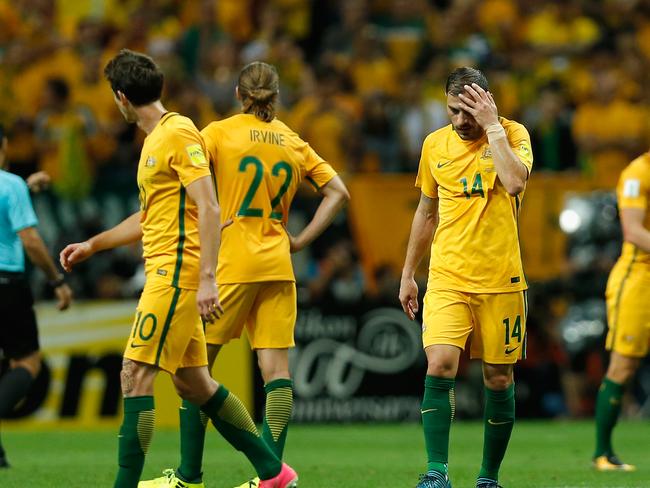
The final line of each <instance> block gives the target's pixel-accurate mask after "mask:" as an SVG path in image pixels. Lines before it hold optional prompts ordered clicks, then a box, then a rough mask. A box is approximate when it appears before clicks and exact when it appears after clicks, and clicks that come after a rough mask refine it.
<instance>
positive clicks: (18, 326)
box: [0, 279, 40, 360]
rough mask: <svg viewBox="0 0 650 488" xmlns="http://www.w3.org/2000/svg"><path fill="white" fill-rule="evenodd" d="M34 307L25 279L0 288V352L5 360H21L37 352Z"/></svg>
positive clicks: (37, 343)
mask: <svg viewBox="0 0 650 488" xmlns="http://www.w3.org/2000/svg"><path fill="white" fill-rule="evenodd" d="M33 305H34V299H33V297H32V292H31V290H30V288H29V285H28V284H27V282H26V281H25V280H22V279H20V280H16V281H12V282H10V283H6V284H2V285H0V315H1V316H2V323H1V325H0V349H2V351H3V354H4V356H5V357H6V358H8V359H13V360H20V359H23V358H26V357H29V356H31V355H33V354H34V353H35V352H36V351H38V350H39V349H40V345H39V341H38V327H37V325H36V315H35V313H34V306H33Z"/></svg>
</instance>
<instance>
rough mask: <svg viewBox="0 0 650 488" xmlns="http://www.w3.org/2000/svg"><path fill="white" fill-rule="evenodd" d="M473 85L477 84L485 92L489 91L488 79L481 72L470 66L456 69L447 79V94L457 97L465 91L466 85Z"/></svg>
mask: <svg viewBox="0 0 650 488" xmlns="http://www.w3.org/2000/svg"><path fill="white" fill-rule="evenodd" d="M472 83H476V84H477V85H478V86H480V87H481V88H483V89H484V90H485V91H488V89H489V86H488V81H487V78H486V77H485V75H484V74H483V72H482V71H481V70H479V69H476V68H470V67H468V66H463V67H462V68H456V69H455V70H454V71H452V72H451V74H450V75H449V77H448V78H447V84H446V85H445V93H447V94H449V95H453V96H455V97H457V96H458V95H460V94H461V93H463V92H464V91H465V85H471V84H472Z"/></svg>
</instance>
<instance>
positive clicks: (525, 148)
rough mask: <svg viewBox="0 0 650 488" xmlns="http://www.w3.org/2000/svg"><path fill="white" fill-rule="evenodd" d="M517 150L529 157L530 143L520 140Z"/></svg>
mask: <svg viewBox="0 0 650 488" xmlns="http://www.w3.org/2000/svg"><path fill="white" fill-rule="evenodd" d="M519 152H520V153H521V154H522V155H523V156H526V157H529V156H530V153H531V148H530V143H529V142H528V141H521V142H520V143H519Z"/></svg>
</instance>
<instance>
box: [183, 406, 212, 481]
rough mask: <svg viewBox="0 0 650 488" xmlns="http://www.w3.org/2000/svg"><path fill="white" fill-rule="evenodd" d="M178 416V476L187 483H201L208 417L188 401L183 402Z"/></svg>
mask: <svg viewBox="0 0 650 488" xmlns="http://www.w3.org/2000/svg"><path fill="white" fill-rule="evenodd" d="M178 416H179V419H180V426H181V464H180V466H179V467H178V469H177V470H176V474H177V476H178V477H179V478H180V479H182V480H183V481H185V482H187V483H201V481H202V480H203V472H202V465H203V448H204V445H205V427H206V424H207V417H206V415H205V414H204V413H203V412H202V411H201V409H200V408H199V407H198V406H196V405H194V404H193V403H190V402H188V401H187V400H183V403H182V404H181V408H180V409H179V411H178Z"/></svg>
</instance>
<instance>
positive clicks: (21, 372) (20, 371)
mask: <svg viewBox="0 0 650 488" xmlns="http://www.w3.org/2000/svg"><path fill="white" fill-rule="evenodd" d="M8 373H11V374H15V375H23V376H25V377H27V378H26V380H25V381H27V380H34V379H35V378H34V376H33V375H32V373H31V372H30V371H29V370H28V369H27V368H23V367H22V366H16V367H15V368H11V369H9V370H7V371H6V372H5V374H8Z"/></svg>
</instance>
